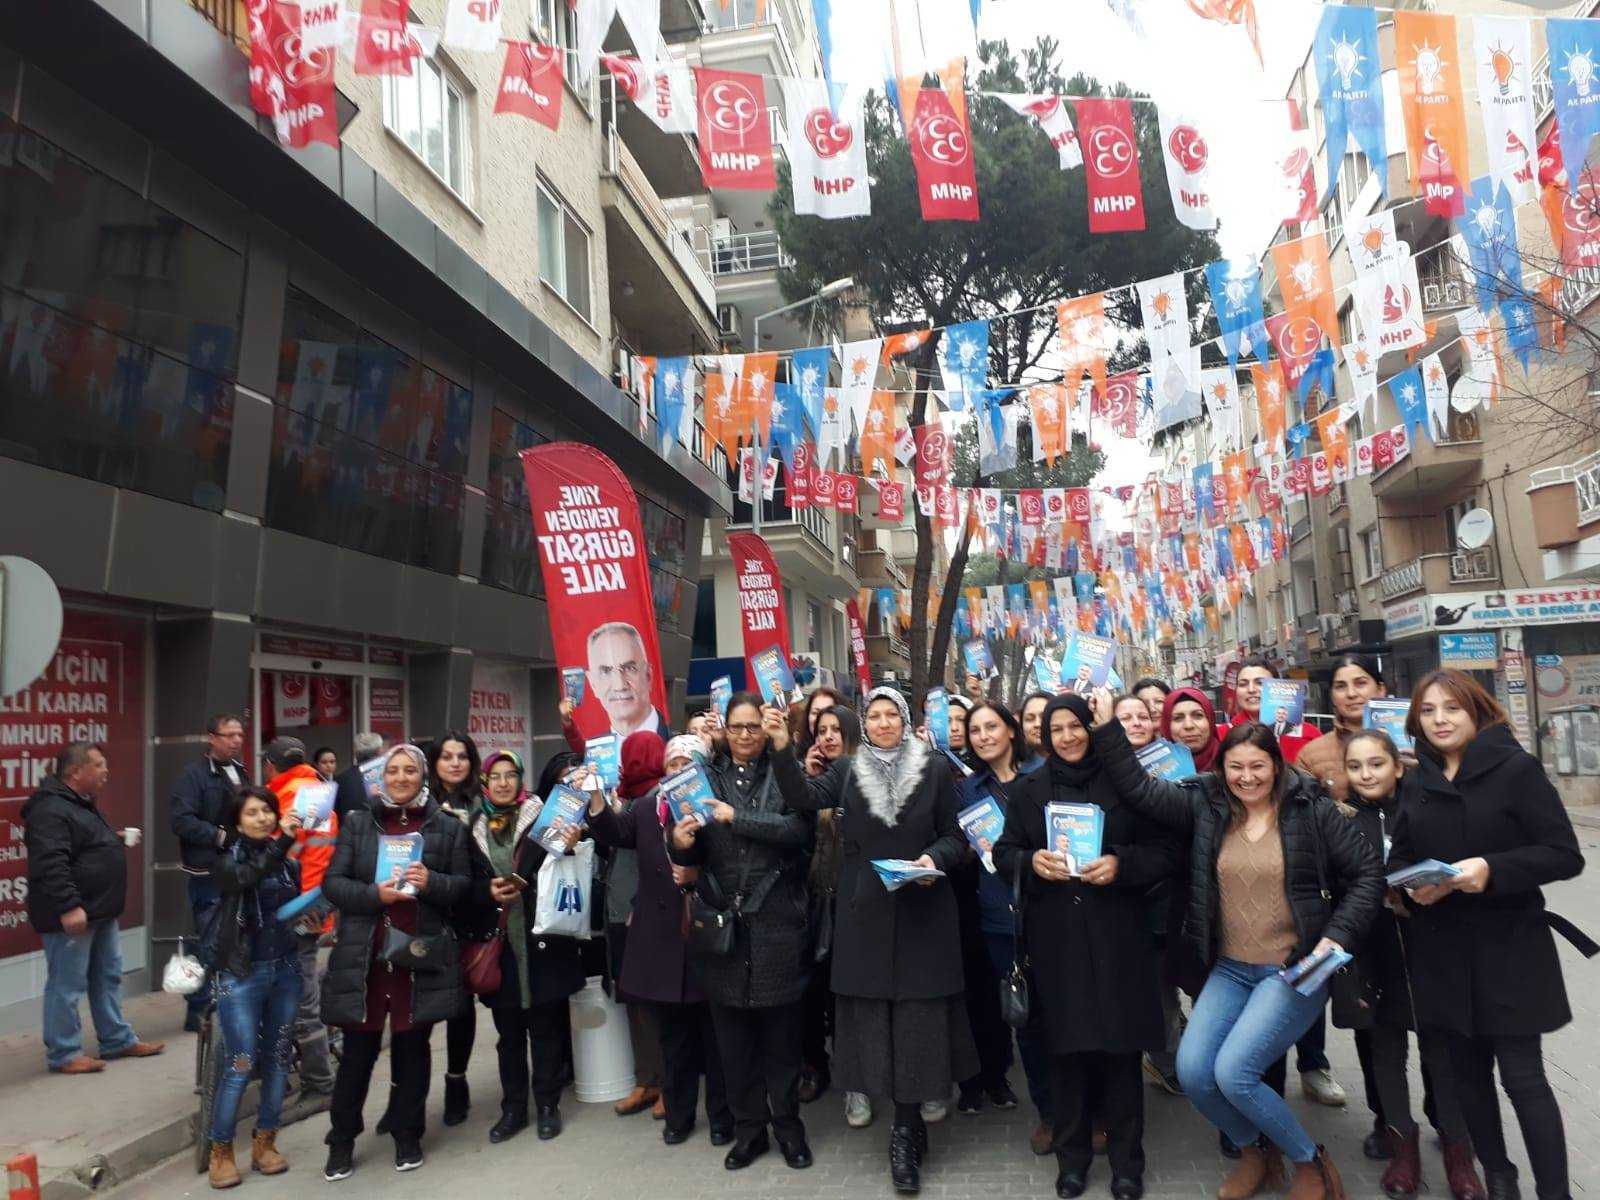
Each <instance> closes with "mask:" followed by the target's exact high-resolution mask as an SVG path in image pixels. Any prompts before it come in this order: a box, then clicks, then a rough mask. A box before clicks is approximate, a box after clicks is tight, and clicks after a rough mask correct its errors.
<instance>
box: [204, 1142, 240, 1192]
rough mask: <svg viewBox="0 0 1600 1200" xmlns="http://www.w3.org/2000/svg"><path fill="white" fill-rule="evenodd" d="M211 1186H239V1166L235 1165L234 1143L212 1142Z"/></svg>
mask: <svg viewBox="0 0 1600 1200" xmlns="http://www.w3.org/2000/svg"><path fill="white" fill-rule="evenodd" d="M209 1177H210V1180H211V1186H212V1187H214V1188H231V1187H238V1186H239V1183H240V1179H239V1168H238V1167H236V1166H234V1165H233V1143H232V1142H212V1143H211V1172H210V1176H209Z"/></svg>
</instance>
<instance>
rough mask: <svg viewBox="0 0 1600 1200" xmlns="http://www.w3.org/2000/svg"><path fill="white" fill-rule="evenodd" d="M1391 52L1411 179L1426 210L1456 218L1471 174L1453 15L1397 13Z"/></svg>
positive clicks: (1437, 214)
mask: <svg viewBox="0 0 1600 1200" xmlns="http://www.w3.org/2000/svg"><path fill="white" fill-rule="evenodd" d="M1394 52H1395V61H1396V63H1397V65H1398V66H1399V75H1400V110H1401V113H1402V114H1403V115H1404V117H1405V121H1406V154H1407V158H1408V160H1409V161H1410V164H1411V178H1412V180H1413V181H1415V182H1416V183H1418V184H1419V185H1420V186H1421V189H1422V194H1423V205H1424V207H1425V208H1426V209H1427V210H1428V212H1430V213H1432V214H1433V215H1435V216H1441V217H1455V216H1460V215H1461V213H1462V212H1463V211H1464V210H1465V204H1466V198H1465V183H1466V181H1467V180H1469V179H1471V177H1472V174H1471V172H1470V171H1469V170H1468V165H1467V116H1466V107H1465V105H1464V103H1463V102H1462V98H1461V50H1460V47H1459V45H1458V44H1457V42H1456V19H1455V18H1454V17H1453V16H1450V15H1449V14H1448V13H1431V12H1409V11H1405V10H1400V11H1396V13H1395V14H1394Z"/></svg>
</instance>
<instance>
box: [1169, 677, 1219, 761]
mask: <svg viewBox="0 0 1600 1200" xmlns="http://www.w3.org/2000/svg"><path fill="white" fill-rule="evenodd" d="M1184 700H1193V701H1194V702H1195V703H1196V704H1198V705H1199V706H1200V711H1201V712H1203V713H1205V715H1206V722H1207V724H1209V725H1210V726H1211V740H1210V741H1208V742H1207V743H1206V744H1205V745H1204V746H1202V747H1201V748H1200V749H1199V750H1192V751H1190V753H1191V754H1192V755H1193V756H1194V767H1195V770H1197V771H1209V770H1211V768H1212V767H1214V766H1215V765H1216V762H1217V751H1219V750H1221V749H1222V738H1221V737H1219V736H1218V735H1217V710H1216V709H1214V708H1212V707H1211V701H1210V700H1208V699H1206V694H1205V693H1204V692H1202V691H1201V690H1200V689H1199V688H1192V687H1181V688H1173V689H1172V691H1170V692H1168V693H1167V698H1166V699H1165V700H1163V701H1162V702H1161V736H1162V737H1164V738H1166V739H1167V741H1169V742H1174V741H1177V739H1176V738H1174V737H1173V736H1172V710H1173V708H1174V707H1175V706H1176V705H1177V704H1179V703H1180V702H1182V701H1184Z"/></svg>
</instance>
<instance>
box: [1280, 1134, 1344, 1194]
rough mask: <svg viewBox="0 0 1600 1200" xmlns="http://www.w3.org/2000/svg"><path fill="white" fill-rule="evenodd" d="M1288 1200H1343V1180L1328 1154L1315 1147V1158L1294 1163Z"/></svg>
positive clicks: (1319, 1147)
mask: <svg viewBox="0 0 1600 1200" xmlns="http://www.w3.org/2000/svg"><path fill="white" fill-rule="evenodd" d="M1289 1200H1345V1194H1344V1180H1343V1179H1341V1178H1340V1177H1339V1168H1338V1167H1336V1166H1334V1165H1333V1160H1332V1159H1330V1158H1329V1157H1328V1152H1327V1151H1326V1150H1325V1149H1323V1148H1322V1147H1321V1146H1318V1147H1317V1156H1316V1157H1315V1158H1313V1159H1312V1160H1311V1161H1310V1162H1307V1163H1295V1165H1294V1178H1293V1179H1291V1180H1290V1181H1289Z"/></svg>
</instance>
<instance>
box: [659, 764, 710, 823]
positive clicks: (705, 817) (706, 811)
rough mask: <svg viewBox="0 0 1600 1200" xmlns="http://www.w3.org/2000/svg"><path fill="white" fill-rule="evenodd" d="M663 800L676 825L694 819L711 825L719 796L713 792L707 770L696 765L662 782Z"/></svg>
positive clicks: (669, 776)
mask: <svg viewBox="0 0 1600 1200" xmlns="http://www.w3.org/2000/svg"><path fill="white" fill-rule="evenodd" d="M661 799H662V801H663V802H664V803H665V804H666V806H667V811H668V812H669V813H671V814H672V820H673V822H674V823H676V822H678V821H681V820H683V819H684V818H685V817H693V818H694V819H695V820H697V821H699V822H700V824H702V825H709V824H711V810H712V806H713V805H715V804H716V802H717V794H716V793H715V792H714V791H712V790H711V779H710V777H709V776H708V775H707V774H706V769H705V768H704V767H702V766H701V765H700V764H699V763H695V764H693V765H692V766H687V767H685V768H684V769H683V770H681V771H679V772H677V773H676V774H673V775H668V776H667V777H666V778H665V779H663V780H662V781H661Z"/></svg>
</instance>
